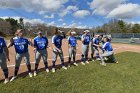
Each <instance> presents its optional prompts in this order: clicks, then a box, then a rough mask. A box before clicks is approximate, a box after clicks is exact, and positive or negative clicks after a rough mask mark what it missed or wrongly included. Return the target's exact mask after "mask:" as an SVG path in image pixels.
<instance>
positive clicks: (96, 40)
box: [92, 35, 100, 61]
mask: <svg viewBox="0 0 140 93" xmlns="http://www.w3.org/2000/svg"><path fill="white" fill-rule="evenodd" d="M99 37H100V36H99V35H96V37H95V38H93V40H92V47H93V49H92V52H93V53H94V52H95V53H96V60H100V57H99V49H98V48H99V43H100V41H99ZM93 61H94V60H93Z"/></svg>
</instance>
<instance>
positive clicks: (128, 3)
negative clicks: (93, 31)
mask: <svg viewBox="0 0 140 93" xmlns="http://www.w3.org/2000/svg"><path fill="white" fill-rule="evenodd" d="M0 17H1V18H4V19H5V18H7V17H12V18H15V19H19V18H20V17H22V18H24V23H26V22H30V23H31V24H37V23H45V24H47V25H51V26H62V27H77V28H92V27H96V26H101V25H103V24H104V23H107V22H108V21H109V20H111V19H121V20H124V21H126V22H128V23H139V24H140V0H0Z"/></svg>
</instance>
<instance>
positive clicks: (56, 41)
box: [52, 35, 65, 72]
mask: <svg viewBox="0 0 140 93" xmlns="http://www.w3.org/2000/svg"><path fill="white" fill-rule="evenodd" d="M64 38H65V36H61V35H54V36H53V37H52V44H54V45H55V47H56V48H54V49H53V54H52V55H53V57H52V59H53V61H52V64H53V65H52V67H53V69H52V71H53V72H55V71H54V69H55V63H56V60H57V56H58V55H59V57H60V59H61V66H62V67H65V65H64V55H63V51H62V48H61V46H62V40H63V39H64ZM57 48H58V49H59V50H60V51H59V50H58V49H57Z"/></svg>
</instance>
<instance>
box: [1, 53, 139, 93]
mask: <svg viewBox="0 0 140 93" xmlns="http://www.w3.org/2000/svg"><path fill="white" fill-rule="evenodd" d="M116 57H117V59H118V60H119V64H112V63H108V64H107V66H106V67H102V66H101V65H99V61H95V62H94V63H90V64H87V65H86V66H82V65H80V64H79V66H78V67H74V66H73V67H71V68H69V69H68V70H62V69H60V70H57V72H56V73H48V74H46V72H41V73H39V74H38V76H36V77H33V78H29V77H25V78H22V77H21V78H18V79H17V80H16V81H14V82H12V83H9V84H7V85H4V84H3V83H0V93H139V92H140V88H139V86H140V54H139V53H133V52H124V53H121V54H117V55H116Z"/></svg>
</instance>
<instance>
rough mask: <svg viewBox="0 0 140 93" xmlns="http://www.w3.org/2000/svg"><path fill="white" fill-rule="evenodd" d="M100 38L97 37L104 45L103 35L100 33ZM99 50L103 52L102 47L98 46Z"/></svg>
mask: <svg viewBox="0 0 140 93" xmlns="http://www.w3.org/2000/svg"><path fill="white" fill-rule="evenodd" d="M99 38H100V39H99V41H100V43H101V44H102V45H104V43H105V42H104V35H100V37H99ZM99 48H100V49H101V50H102V53H104V50H103V49H102V47H99Z"/></svg>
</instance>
